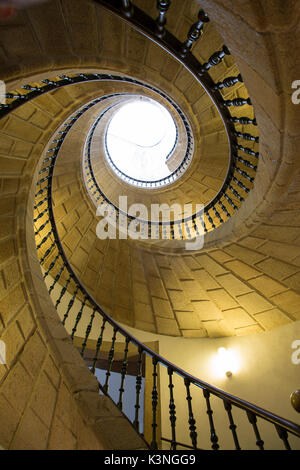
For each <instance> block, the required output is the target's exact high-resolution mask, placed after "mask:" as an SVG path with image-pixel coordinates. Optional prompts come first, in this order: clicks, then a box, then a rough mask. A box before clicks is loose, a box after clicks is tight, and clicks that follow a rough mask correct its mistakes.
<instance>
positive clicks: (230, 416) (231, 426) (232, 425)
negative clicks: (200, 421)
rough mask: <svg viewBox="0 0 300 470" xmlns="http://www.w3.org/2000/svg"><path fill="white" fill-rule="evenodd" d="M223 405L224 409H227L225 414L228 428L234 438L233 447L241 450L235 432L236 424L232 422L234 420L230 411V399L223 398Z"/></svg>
mask: <svg viewBox="0 0 300 470" xmlns="http://www.w3.org/2000/svg"><path fill="white" fill-rule="evenodd" d="M224 407H225V410H226V411H227V414H228V418H229V429H230V431H231V432H232V437H233V440H234V445H235V448H236V450H241V447H240V443H239V440H238V436H237V432H236V428H237V426H236V424H235V423H234V420H233V416H232V411H231V410H232V405H231V403H230V401H227V400H224Z"/></svg>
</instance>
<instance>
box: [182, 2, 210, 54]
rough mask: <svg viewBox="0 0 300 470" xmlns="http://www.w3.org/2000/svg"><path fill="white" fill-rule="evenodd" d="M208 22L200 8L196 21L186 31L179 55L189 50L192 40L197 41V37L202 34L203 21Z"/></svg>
mask: <svg viewBox="0 0 300 470" xmlns="http://www.w3.org/2000/svg"><path fill="white" fill-rule="evenodd" d="M208 22H209V18H208V16H207V14H206V13H205V12H204V10H202V9H201V10H200V11H199V13H198V21H197V22H196V23H194V24H193V25H192V26H191V29H190V30H189V32H188V35H187V40H186V41H185V42H184V43H183V45H182V49H181V57H185V56H186V54H187V53H188V52H189V51H190V50H191V48H192V45H193V44H194V42H196V41H198V39H199V38H200V37H201V36H202V34H203V27H204V25H205V23H208Z"/></svg>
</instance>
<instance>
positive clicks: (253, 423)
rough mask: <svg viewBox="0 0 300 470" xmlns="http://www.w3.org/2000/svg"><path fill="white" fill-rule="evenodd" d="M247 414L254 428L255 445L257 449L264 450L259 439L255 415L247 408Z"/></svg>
mask: <svg viewBox="0 0 300 470" xmlns="http://www.w3.org/2000/svg"><path fill="white" fill-rule="evenodd" d="M247 416H248V420H249V422H250V423H251V424H252V427H253V430H254V434H255V437H256V445H257V447H258V448H259V450H264V441H263V440H262V439H261V437H260V433H259V430H258V427H257V417H256V415H255V414H254V413H253V412H252V411H249V410H247Z"/></svg>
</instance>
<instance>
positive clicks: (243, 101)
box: [223, 98, 252, 107]
mask: <svg viewBox="0 0 300 470" xmlns="http://www.w3.org/2000/svg"><path fill="white" fill-rule="evenodd" d="M246 104H248V105H249V106H251V104H252V103H251V100H250V98H234V99H233V100H224V101H223V105H224V106H228V107H230V106H235V107H239V106H245V105H246Z"/></svg>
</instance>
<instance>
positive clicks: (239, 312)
mask: <svg viewBox="0 0 300 470" xmlns="http://www.w3.org/2000/svg"><path fill="white" fill-rule="evenodd" d="M222 314H223V316H224V319H225V321H226V322H227V323H228V324H229V325H230V326H231V327H232V328H244V327H246V326H250V325H255V324H256V322H255V320H254V319H253V318H252V317H251V316H250V315H249V314H248V313H247V312H245V310H244V309H242V308H234V309H230V310H226V311H225V312H222Z"/></svg>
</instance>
